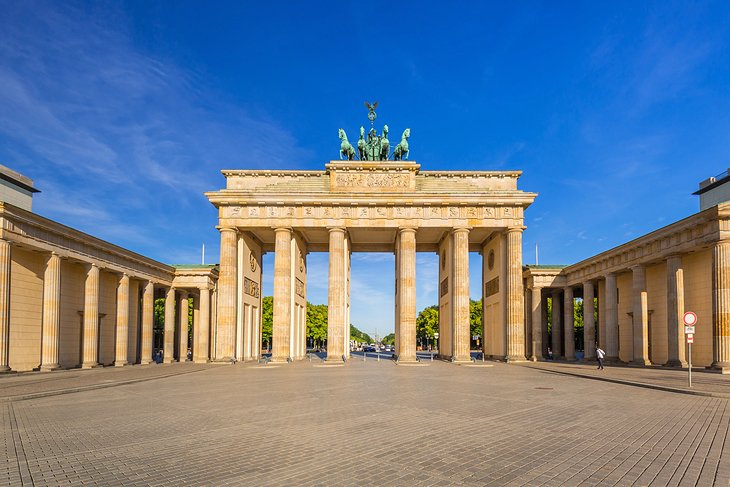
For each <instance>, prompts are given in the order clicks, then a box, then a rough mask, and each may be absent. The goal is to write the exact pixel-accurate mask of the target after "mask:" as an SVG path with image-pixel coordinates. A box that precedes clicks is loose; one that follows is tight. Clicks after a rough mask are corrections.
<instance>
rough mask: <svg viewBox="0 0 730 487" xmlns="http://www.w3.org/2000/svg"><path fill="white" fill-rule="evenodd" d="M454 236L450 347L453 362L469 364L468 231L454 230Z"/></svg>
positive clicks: (462, 229)
mask: <svg viewBox="0 0 730 487" xmlns="http://www.w3.org/2000/svg"><path fill="white" fill-rule="evenodd" d="M453 235H454V243H453V245H454V259H453V263H454V270H453V276H454V280H453V289H454V290H453V293H452V295H451V300H452V303H453V304H452V306H453V310H454V311H453V313H452V320H453V323H452V327H453V330H454V332H453V335H452V344H453V345H452V346H453V355H452V360H453V361H454V362H470V361H471V354H470V353H469V352H470V347H469V345H470V343H471V329H470V326H469V322H470V315H471V310H470V309H469V229H468V228H455V229H454V230H453Z"/></svg>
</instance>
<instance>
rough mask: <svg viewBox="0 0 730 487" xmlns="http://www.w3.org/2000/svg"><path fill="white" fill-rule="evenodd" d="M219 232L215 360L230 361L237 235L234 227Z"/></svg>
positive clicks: (233, 333) (233, 322)
mask: <svg viewBox="0 0 730 487" xmlns="http://www.w3.org/2000/svg"><path fill="white" fill-rule="evenodd" d="M220 232H221V254H220V270H219V274H218V323H217V332H216V340H215V360H216V361H231V360H233V357H234V356H235V353H236V352H235V350H236V348H235V342H236V300H237V296H236V293H237V288H236V274H237V272H238V271H237V269H238V265H237V263H238V235H237V232H236V229H235V228H221V229H220ZM277 235H278V234H277ZM277 253H278V248H277ZM274 286H275V287H276V278H275V279H274ZM274 301H276V292H275V293H274ZM274 306H276V304H274Z"/></svg>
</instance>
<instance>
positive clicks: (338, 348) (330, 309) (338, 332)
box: [327, 228, 347, 362]
mask: <svg viewBox="0 0 730 487" xmlns="http://www.w3.org/2000/svg"><path fill="white" fill-rule="evenodd" d="M329 232H330V242H329V279H328V289H327V291H328V292H327V295H328V296H327V361H328V362H341V361H342V355H343V354H344V353H345V349H344V347H343V340H344V336H345V316H346V306H347V302H346V299H347V296H346V291H347V289H346V286H347V283H346V282H345V229H344V228H330V229H329Z"/></svg>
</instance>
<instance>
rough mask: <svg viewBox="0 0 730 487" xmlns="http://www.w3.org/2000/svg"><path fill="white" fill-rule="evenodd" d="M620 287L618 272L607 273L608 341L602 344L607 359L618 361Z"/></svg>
mask: <svg viewBox="0 0 730 487" xmlns="http://www.w3.org/2000/svg"><path fill="white" fill-rule="evenodd" d="M617 292H618V289H617V288H616V274H614V273H613V272H610V273H608V274H606V291H605V293H604V294H605V299H606V305H605V309H606V320H605V322H606V343H605V344H600V343H599V346H601V348H603V349H604V350H605V351H606V360H608V361H611V362H616V361H618V302H617V301H618V294H617Z"/></svg>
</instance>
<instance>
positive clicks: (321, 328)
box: [307, 302, 327, 347]
mask: <svg viewBox="0 0 730 487" xmlns="http://www.w3.org/2000/svg"><path fill="white" fill-rule="evenodd" d="M307 338H311V339H312V343H313V345H314V346H315V347H317V344H319V345H320V346H323V345H324V344H325V343H326V341H327V305H326V304H312V303H309V302H308V303H307Z"/></svg>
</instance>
